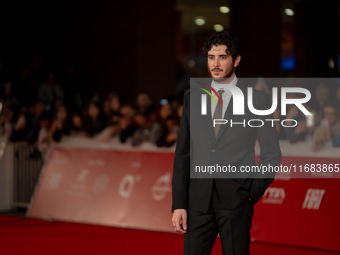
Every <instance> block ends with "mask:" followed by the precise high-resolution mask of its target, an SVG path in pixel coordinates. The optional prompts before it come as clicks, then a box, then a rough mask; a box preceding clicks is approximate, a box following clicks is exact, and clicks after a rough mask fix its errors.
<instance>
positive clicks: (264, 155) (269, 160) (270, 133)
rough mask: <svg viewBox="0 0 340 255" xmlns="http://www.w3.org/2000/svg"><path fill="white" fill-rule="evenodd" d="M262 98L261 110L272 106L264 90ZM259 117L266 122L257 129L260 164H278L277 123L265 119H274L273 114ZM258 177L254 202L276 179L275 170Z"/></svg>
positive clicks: (253, 183)
mask: <svg viewBox="0 0 340 255" xmlns="http://www.w3.org/2000/svg"><path fill="white" fill-rule="evenodd" d="M260 100H261V103H260V105H261V106H260V109H261V110H267V109H269V108H270V100H269V96H268V95H267V94H265V93H263V92H262V93H261V94H260ZM260 109H259V110H260ZM258 118H259V119H261V120H262V121H263V122H264V125H263V126H262V127H259V128H258V130H257V139H258V142H259V145H260V149H261V153H260V161H259V163H258V166H260V165H264V166H268V165H270V166H273V167H275V166H278V165H280V162H281V150H280V144H279V138H278V134H277V131H276V127H275V123H274V122H273V123H274V124H272V121H265V120H266V119H274V117H273V114H270V115H264V116H258ZM256 177H257V178H254V179H253V180H252V185H251V189H250V197H251V199H252V203H253V204H256V203H257V202H258V201H259V200H260V199H261V197H262V195H263V194H264V192H265V191H266V189H267V188H268V186H269V185H270V184H271V183H272V182H273V181H274V177H275V172H274V173H266V174H259V175H258V176H256ZM258 177H261V178H258Z"/></svg>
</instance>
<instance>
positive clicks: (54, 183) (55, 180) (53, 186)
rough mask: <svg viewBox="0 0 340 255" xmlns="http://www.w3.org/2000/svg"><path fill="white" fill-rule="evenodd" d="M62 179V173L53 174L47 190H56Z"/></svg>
mask: <svg viewBox="0 0 340 255" xmlns="http://www.w3.org/2000/svg"><path fill="white" fill-rule="evenodd" d="M62 177H63V174H62V173H53V174H52V175H51V178H50V180H49V182H48V185H47V187H48V189H58V188H59V184H60V181H61V178H62Z"/></svg>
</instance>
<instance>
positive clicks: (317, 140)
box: [312, 105, 340, 151]
mask: <svg viewBox="0 0 340 255" xmlns="http://www.w3.org/2000/svg"><path fill="white" fill-rule="evenodd" d="M339 135H340V120H337V119H336V114H335V108H334V107H333V106H332V105H326V106H325V107H324V108H323V119H322V120H321V122H320V124H319V126H318V127H317V128H316V130H315V132H314V136H313V148H312V149H313V151H319V150H320V149H321V148H322V146H323V145H324V144H325V142H327V141H332V142H335V144H333V145H335V146H337V139H338V136H339Z"/></svg>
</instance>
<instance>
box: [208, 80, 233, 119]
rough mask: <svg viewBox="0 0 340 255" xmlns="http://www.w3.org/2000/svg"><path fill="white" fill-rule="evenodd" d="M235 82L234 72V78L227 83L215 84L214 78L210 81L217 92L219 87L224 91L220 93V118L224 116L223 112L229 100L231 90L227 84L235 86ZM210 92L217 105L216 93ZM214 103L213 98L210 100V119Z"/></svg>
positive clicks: (212, 115) (212, 116)
mask: <svg viewBox="0 0 340 255" xmlns="http://www.w3.org/2000/svg"><path fill="white" fill-rule="evenodd" d="M236 84H237V77H236V74H235V75H234V79H233V80H232V81H231V82H230V83H229V84H216V83H215V82H214V80H213V81H212V83H211V87H213V88H214V89H215V90H216V92H217V93H218V91H219V90H220V89H223V90H224V93H223V94H222V98H221V99H222V106H223V107H222V118H224V114H225V112H226V110H227V108H228V105H229V102H230V99H231V92H230V90H229V89H228V86H236ZM211 94H212V95H213V97H214V98H215V101H216V105H217V103H218V101H219V100H218V97H217V95H216V94H215V93H214V92H213V91H211ZM216 105H215V102H214V101H213V100H211V118H212V119H213V118H214V113H215V108H216Z"/></svg>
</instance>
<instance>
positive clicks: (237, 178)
mask: <svg viewBox="0 0 340 255" xmlns="http://www.w3.org/2000/svg"><path fill="white" fill-rule="evenodd" d="M239 48H240V47H239V42H238V40H237V38H236V37H235V36H234V35H233V34H231V33H228V32H217V33H214V34H213V35H211V36H210V37H209V38H208V39H207V40H206V42H205V44H204V47H203V51H204V53H205V55H206V56H207V65H208V71H209V74H210V76H211V77H212V82H211V87H212V88H211V90H210V91H211V94H212V95H214V98H215V99H216V100H214V101H216V102H218V103H217V104H215V103H214V102H213V100H212V99H211V98H210V97H209V96H208V99H209V100H207V104H206V106H207V107H206V110H205V114H202V112H203V110H202V108H201V98H203V97H202V95H203V94H206V93H205V92H204V90H202V89H191V91H190V93H188V94H187V95H186V96H185V99H184V106H183V112H182V118H181V123H180V128H179V133H178V139H177V146H176V152H175V159H174V168H173V179H172V212H173V217H172V223H173V227H174V230H175V231H177V232H180V233H184V254H190V255H205V254H210V253H211V250H212V248H213V245H214V243H215V240H216V237H217V234H218V233H219V234H220V237H221V244H222V251H223V254H224V255H226V254H228V255H233V254H234V255H235V254H242V255H247V254H249V244H250V228H251V222H252V217H253V206H254V205H255V203H257V201H259V199H260V198H261V197H262V195H263V193H264V192H265V190H266V189H267V187H268V186H269V185H270V183H271V182H273V180H274V176H275V173H269V172H268V173H265V174H262V173H261V174H262V175H261V174H254V173H240V170H241V169H242V167H252V166H256V163H255V151H254V147H255V142H256V140H258V142H259V145H260V149H261V154H260V161H259V163H258V166H261V165H263V166H269V165H270V166H272V167H275V166H278V165H279V164H280V161H281V151H280V147H279V141H278V136H277V132H276V128H275V125H274V122H271V121H266V119H267V120H268V119H274V118H273V116H272V114H269V115H267V116H260V115H255V114H253V113H252V112H251V111H250V110H249V109H248V106H247V104H246V103H244V114H243V115H235V114H233V108H234V106H235V105H237V104H236V101H235V102H234V98H235V96H233V94H234V93H231V91H232V90H231V86H237V88H238V89H240V90H241V91H242V92H243V94H244V97H245V98H247V88H246V86H245V85H244V84H242V83H241V82H239V81H238V79H237V77H236V75H235V68H236V67H237V65H238V64H239V62H240V60H241V56H240V52H239ZM196 83H199V82H196ZM214 90H215V91H218V95H219V97H218V96H217V93H214ZM252 94H253V95H252V98H253V106H254V108H255V109H257V110H267V109H269V108H270V100H269V96H268V95H267V94H265V93H263V92H259V91H256V90H254V91H253V93H252ZM235 100H236V98H235ZM244 102H246V100H244ZM234 103H235V104H234ZM214 119H215V120H216V119H226V120H227V121H228V123H227V124H223V125H219V124H216V123H215V125H214ZM252 119H257V120H258V122H260V124H255V123H254V122H253V121H251V122H249V120H252ZM247 123H251V125H247ZM262 124H263V125H262ZM254 126H257V127H254ZM207 165H210V166H217V165H218V166H220V167H222V166H226V167H227V166H229V169H230V166H231V167H232V169H236V173H232V172H227V173H222V172H221V173H219V174H215V173H214V174H209V173H206V172H204V171H203V170H202V169H203V168H204V166H207ZM197 169H198V170H197ZM200 169H201V170H202V171H199V170H200ZM259 177H261V178H259Z"/></svg>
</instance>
